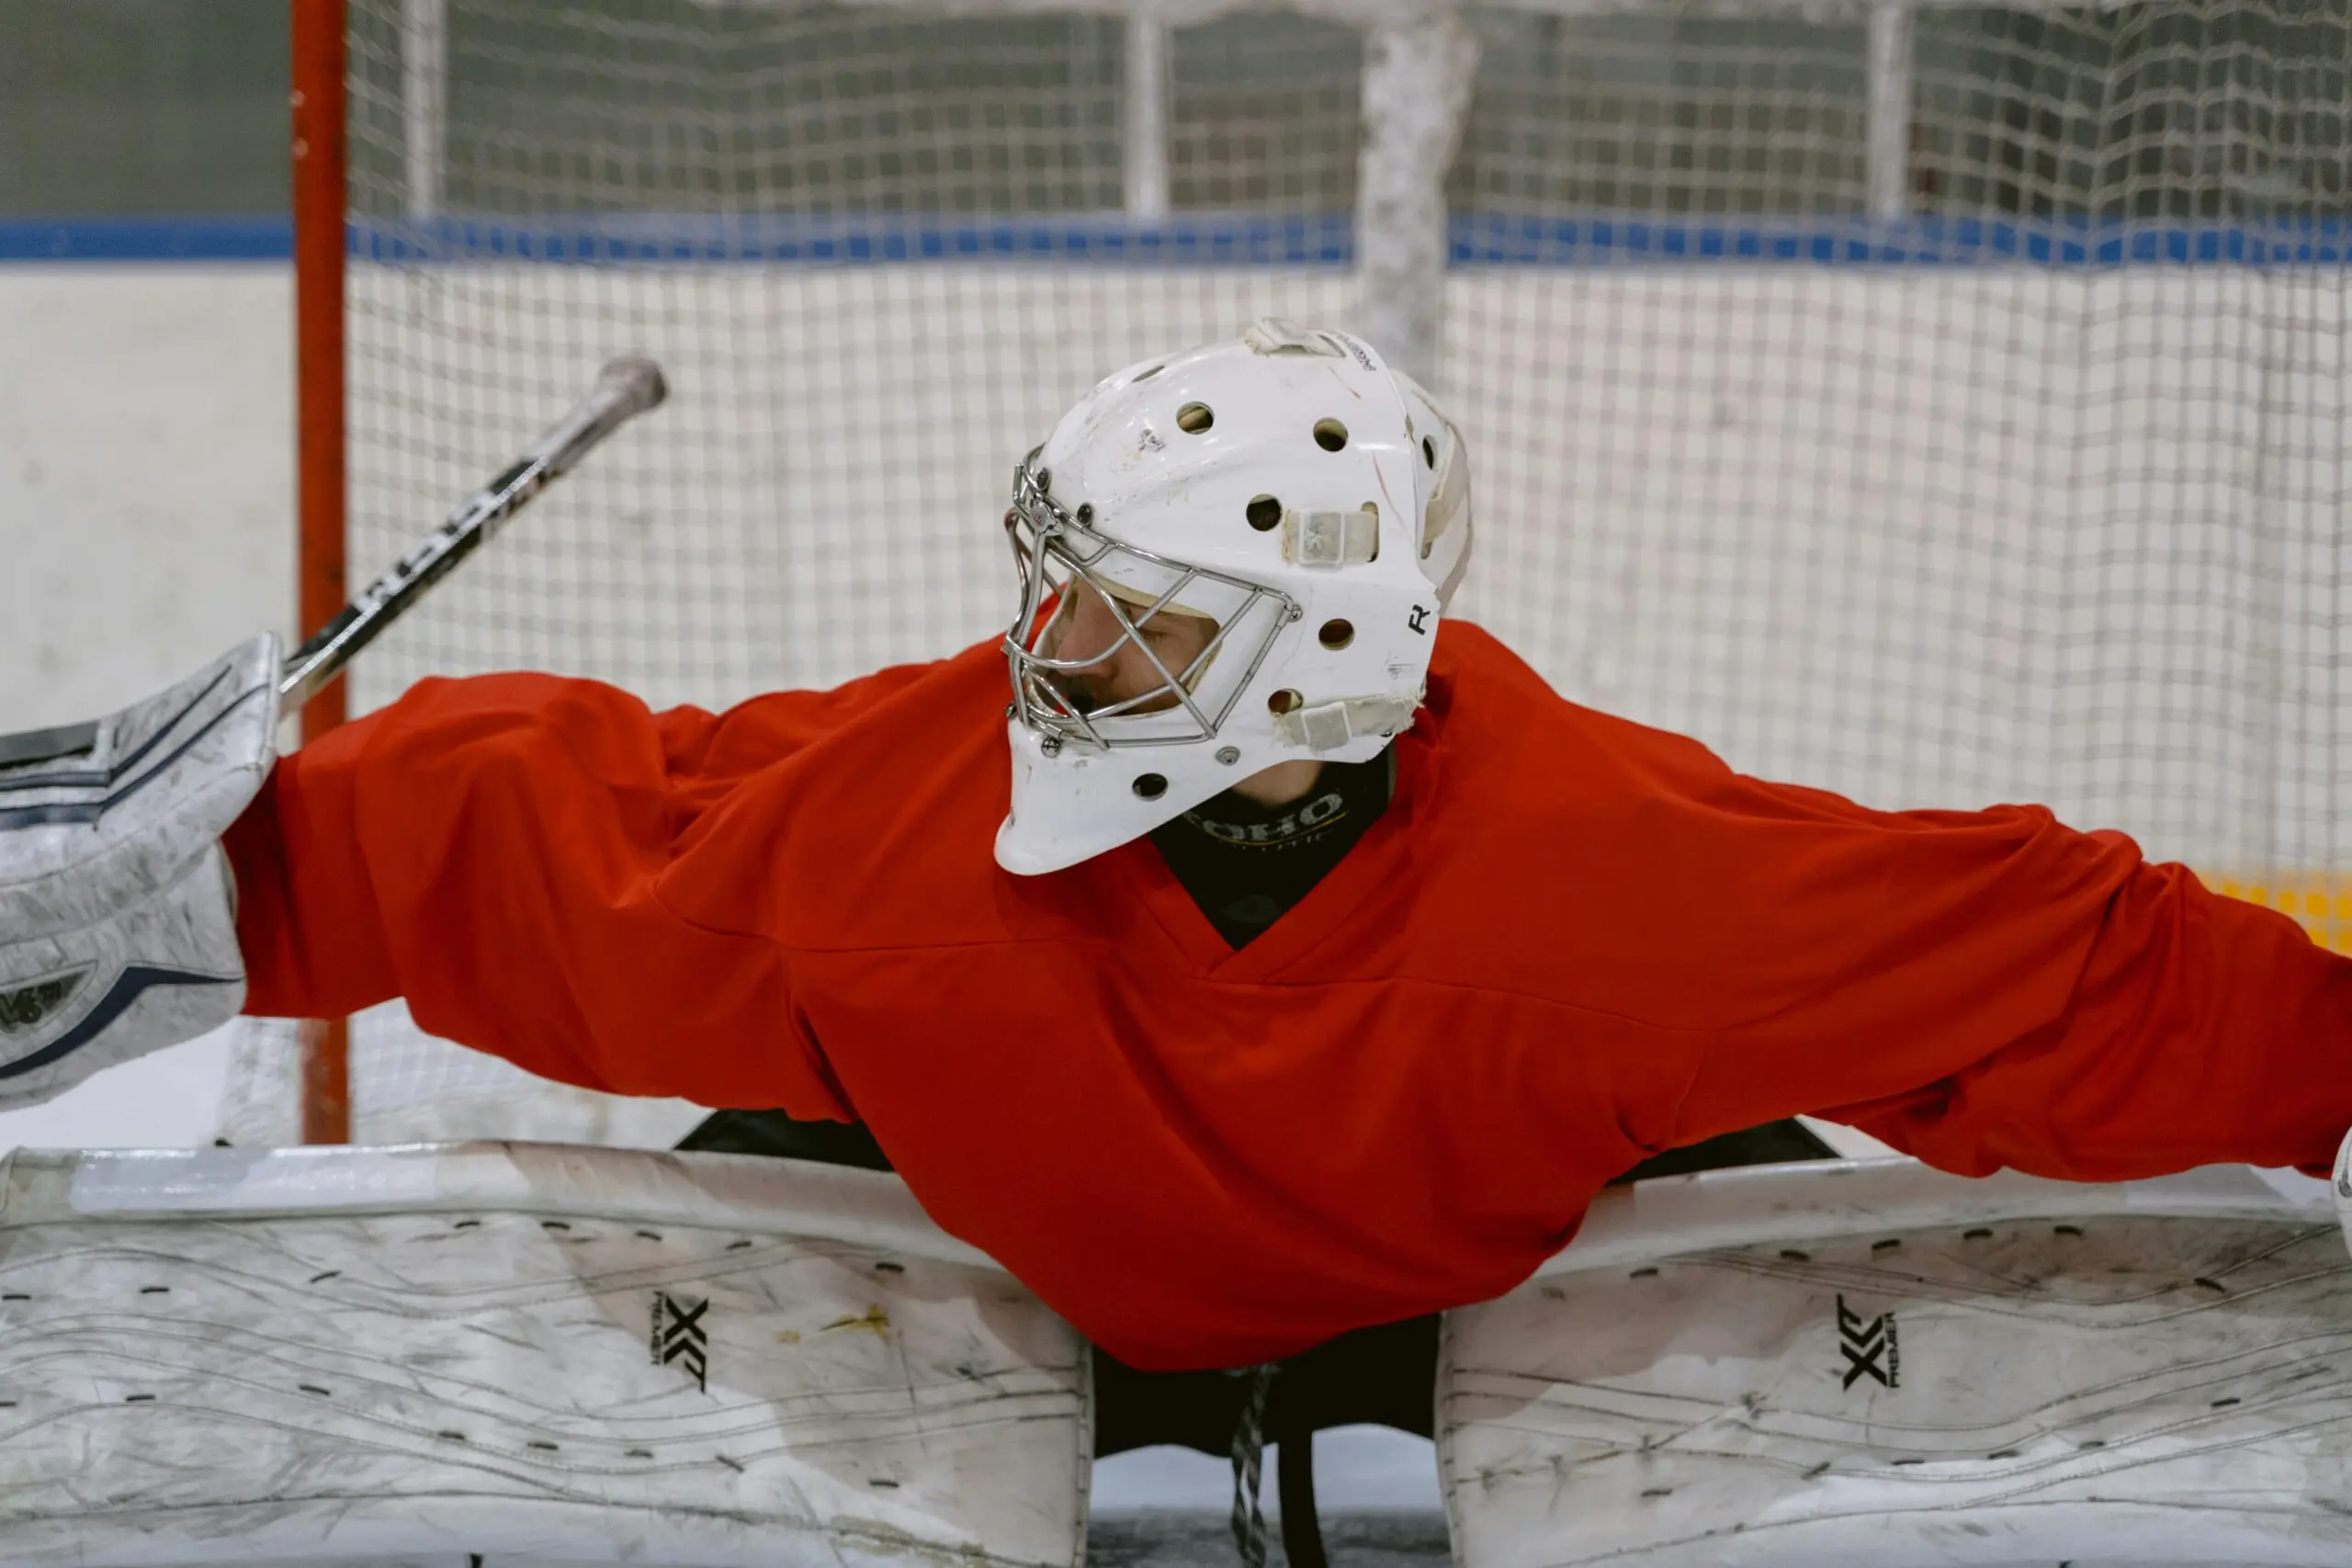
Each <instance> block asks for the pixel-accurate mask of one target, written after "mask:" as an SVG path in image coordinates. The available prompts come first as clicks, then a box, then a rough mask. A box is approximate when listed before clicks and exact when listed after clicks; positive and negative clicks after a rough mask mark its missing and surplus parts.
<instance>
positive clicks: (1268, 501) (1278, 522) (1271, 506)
mask: <svg viewBox="0 0 2352 1568" xmlns="http://www.w3.org/2000/svg"><path fill="white" fill-rule="evenodd" d="M1246 515H1247V516H1248V517H1249V519H1250V526H1251V527H1252V528H1255V529H1257V530H1258V532H1260V533H1261V534H1264V533H1269V532H1271V531H1272V530H1273V529H1275V528H1278V527H1280V526H1282V521H1283V503H1282V502H1279V501H1276V500H1275V499H1274V498H1273V497H1272V496H1271V495H1253V496H1251V497H1250V506H1249V510H1248V512H1247V513H1246Z"/></svg>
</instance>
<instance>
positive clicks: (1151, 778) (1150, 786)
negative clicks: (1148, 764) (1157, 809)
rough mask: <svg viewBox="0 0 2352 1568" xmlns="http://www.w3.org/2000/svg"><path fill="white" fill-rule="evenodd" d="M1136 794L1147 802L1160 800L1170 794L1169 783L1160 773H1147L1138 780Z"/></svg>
mask: <svg viewBox="0 0 2352 1568" xmlns="http://www.w3.org/2000/svg"><path fill="white" fill-rule="evenodd" d="M1135 787H1136V794H1137V795H1141V796H1142V797H1143V798H1144V799H1146V800H1158V799H1159V797H1160V796H1161V795H1166V794H1167V793H1168V781H1167V780H1166V779H1164V778H1162V777H1161V776H1160V775H1159V774H1158V773H1146V774H1144V775H1143V776H1142V777H1141V778H1139V779H1137V780H1136V786H1135Z"/></svg>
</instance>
